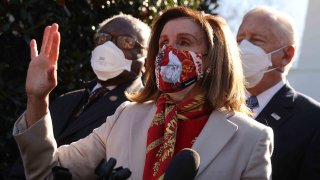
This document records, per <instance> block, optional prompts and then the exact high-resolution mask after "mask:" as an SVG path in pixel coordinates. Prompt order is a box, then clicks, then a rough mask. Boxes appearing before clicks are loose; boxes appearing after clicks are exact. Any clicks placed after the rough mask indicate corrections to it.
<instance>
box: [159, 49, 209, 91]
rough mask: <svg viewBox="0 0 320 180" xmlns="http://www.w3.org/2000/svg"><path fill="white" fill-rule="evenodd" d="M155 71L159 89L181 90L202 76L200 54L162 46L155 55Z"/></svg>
mask: <svg viewBox="0 0 320 180" xmlns="http://www.w3.org/2000/svg"><path fill="white" fill-rule="evenodd" d="M155 73H156V74H155V75H156V81H157V86H158V89H159V90H160V91H162V92H164V93H172V92H177V91H181V90H183V89H184V88H186V87H188V86H190V85H191V84H194V83H195V82H196V81H197V80H199V79H201V78H202V76H203V70H202V55H201V54H200V53H195V52H192V51H179V50H178V49H175V48H173V47H171V46H163V47H162V50H161V51H160V52H159V54H158V55H157V57H156V64H155Z"/></svg>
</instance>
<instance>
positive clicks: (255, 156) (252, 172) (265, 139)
mask: <svg viewBox="0 0 320 180" xmlns="http://www.w3.org/2000/svg"><path fill="white" fill-rule="evenodd" d="M272 152H273V131H272V129H271V128H269V127H267V128H265V129H263V130H262V131H261V133H260V135H259V136H258V140H257V142H256V144H255V146H254V148H253V150H252V153H251V156H250V159H249V162H248V164H247V167H246V169H245V173H244V175H243V178H242V179H244V180H253V179H254V180H269V179H271V171H272V170H271V169H272V168H271V155H272Z"/></svg>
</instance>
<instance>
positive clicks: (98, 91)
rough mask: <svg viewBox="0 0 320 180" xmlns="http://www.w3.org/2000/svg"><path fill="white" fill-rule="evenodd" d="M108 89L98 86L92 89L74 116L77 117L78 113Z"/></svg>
mask: <svg viewBox="0 0 320 180" xmlns="http://www.w3.org/2000/svg"><path fill="white" fill-rule="evenodd" d="M109 91H110V90H109V89H108V88H106V87H99V88H98V89H96V90H94V91H93V92H91V93H90V95H89V98H88V101H87V102H86V103H85V104H84V105H83V106H82V107H81V108H80V110H79V111H78V112H77V113H76V114H75V116H74V117H75V118H78V117H79V116H80V114H81V113H82V112H83V111H84V110H85V109H86V108H87V107H88V106H90V105H91V104H92V103H94V102H95V101H96V100H97V99H99V98H100V97H102V96H103V95H104V94H106V93H107V92H109Z"/></svg>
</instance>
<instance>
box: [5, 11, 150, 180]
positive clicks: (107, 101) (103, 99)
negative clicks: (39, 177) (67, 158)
mask: <svg viewBox="0 0 320 180" xmlns="http://www.w3.org/2000/svg"><path fill="white" fill-rule="evenodd" d="M149 36H150V28H149V26H148V25H147V24H145V23H143V22H142V21H140V20H139V19H136V18H134V17H132V16H131V15H125V14H120V15H116V16H114V17H111V18H109V19H106V20H105V21H104V22H102V23H101V24H100V27H99V29H98V30H97V33H96V34H95V37H94V43H95V48H94V50H93V51H92V57H91V67H92V69H93V72H94V73H95V75H96V78H95V79H94V80H92V81H90V82H87V83H86V85H85V88H84V89H80V90H76V91H73V92H69V93H66V94H64V95H62V96H61V97H59V98H58V99H56V100H55V101H54V102H53V103H52V104H50V113H51V115H52V124H53V130H54V136H55V139H56V141H57V144H58V146H61V145H64V144H70V143H71V142H74V141H77V140H79V139H81V138H84V137H86V136H87V135H88V134H90V133H91V132H92V130H93V129H95V128H97V127H99V126H100V125H101V124H103V123H104V122H105V121H106V117H107V116H110V115H112V114H114V112H115V110H116V109H117V107H118V106H119V105H120V104H122V103H123V102H124V101H127V100H128V99H127V98H126V96H125V92H126V91H127V92H134V91H137V90H139V89H140V88H141V87H143V85H142V80H141V76H142V70H143V67H144V58H145V56H146V54H147V49H146V48H145V47H147V44H148V39H149ZM10 178H11V179H25V176H24V172H23V165H22V161H21V159H20V160H18V161H17V163H16V164H15V165H14V166H13V168H12V169H11V173H10Z"/></svg>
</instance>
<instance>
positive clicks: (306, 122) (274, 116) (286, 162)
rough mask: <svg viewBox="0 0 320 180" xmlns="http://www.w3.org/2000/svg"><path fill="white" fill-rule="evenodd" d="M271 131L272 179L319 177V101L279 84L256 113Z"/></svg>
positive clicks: (309, 178) (299, 179)
mask: <svg viewBox="0 0 320 180" xmlns="http://www.w3.org/2000/svg"><path fill="white" fill-rule="evenodd" d="M256 119H257V121H259V122H261V123H263V124H265V125H268V126H270V127H271V128H272V129H273V131H274V151H273V155H272V157H271V162H272V179H273V180H320V103H319V102H317V101H315V100H313V99H312V98H310V97H307V96H306V95H303V94H301V93H298V92H296V91H295V90H294V89H293V88H292V87H290V86H289V85H285V86H284V87H282V88H281V89H280V90H279V91H278V92H277V93H276V94H275V95H274V97H272V99H271V100H270V102H269V103H268V104H267V105H266V107H265V108H264V109H263V110H262V111H261V113H260V114H259V115H258V116H257V118H256Z"/></svg>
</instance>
